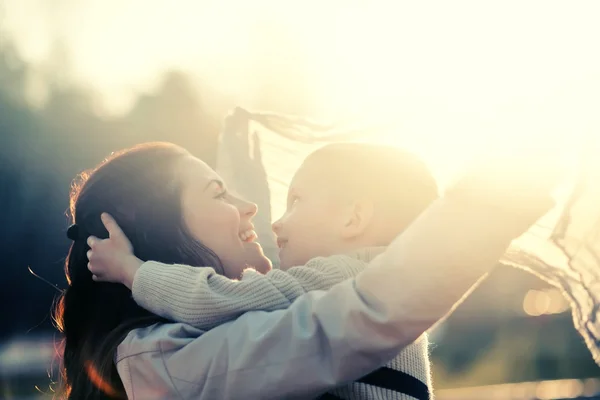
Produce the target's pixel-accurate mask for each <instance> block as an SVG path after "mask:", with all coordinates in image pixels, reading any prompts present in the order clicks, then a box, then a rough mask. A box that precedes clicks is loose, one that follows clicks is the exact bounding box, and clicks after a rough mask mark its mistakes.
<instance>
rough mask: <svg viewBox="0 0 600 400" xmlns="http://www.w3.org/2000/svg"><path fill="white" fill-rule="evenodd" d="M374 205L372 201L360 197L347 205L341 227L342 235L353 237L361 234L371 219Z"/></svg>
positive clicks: (346, 237)
mask: <svg viewBox="0 0 600 400" xmlns="http://www.w3.org/2000/svg"><path fill="white" fill-rule="evenodd" d="M374 212H375V205H374V204H373V202H372V201H370V200H366V199H360V200H356V201H354V202H353V203H352V204H350V205H348V213H347V215H346V220H345V224H344V226H343V227H342V237H343V238H344V239H353V238H356V237H358V236H360V235H362V234H363V233H364V232H365V231H366V230H367V228H368V227H369V225H370V224H371V221H372V220H373V214H374Z"/></svg>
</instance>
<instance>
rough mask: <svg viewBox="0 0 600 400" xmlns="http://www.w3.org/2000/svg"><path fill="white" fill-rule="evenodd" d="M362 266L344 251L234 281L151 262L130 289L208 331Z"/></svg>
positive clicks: (161, 311)
mask: <svg viewBox="0 0 600 400" xmlns="http://www.w3.org/2000/svg"><path fill="white" fill-rule="evenodd" d="M366 265H367V264H366V263H364V262H362V261H359V260H357V259H355V258H352V257H349V256H345V255H338V256H332V257H326V258H325V257H318V258H316V259H314V260H311V261H309V262H308V264H307V265H305V266H302V267H294V268H290V269H289V270H287V271H281V270H273V271H270V272H269V273H267V274H266V275H262V274H260V273H258V272H255V271H254V270H246V271H245V272H244V275H243V277H242V279H241V280H239V281H236V280H231V279H229V278H227V277H225V276H223V275H219V274H217V273H216V272H215V271H214V270H213V269H212V268H206V267H191V266H187V265H180V264H175V265H170V264H163V263H159V262H154V261H149V262H145V263H144V264H142V266H141V267H140V268H139V270H138V271H137V273H136V274H135V278H134V280H133V285H132V293H133V298H134V299H135V301H136V302H137V303H138V304H139V305H140V306H142V307H144V308H145V309H147V310H148V311H151V312H153V313H154V314H157V315H160V316H161V317H164V318H168V319H171V320H173V321H177V322H183V323H186V324H189V325H192V326H195V327H196V328H200V329H204V330H208V329H211V328H214V327H215V326H218V325H221V324H223V323H225V322H227V321H231V320H233V319H235V318H237V317H239V316H240V315H242V314H243V313H245V312H248V311H260V310H263V311H273V310H279V309H283V308H287V307H289V306H290V304H291V303H292V302H293V301H294V300H295V299H296V298H298V297H299V296H301V295H303V294H304V293H306V292H307V291H311V290H327V289H329V288H331V287H332V286H333V285H335V284H337V283H340V282H342V281H344V280H346V279H349V278H352V277H354V276H356V275H357V274H358V273H359V272H361V271H362V270H363V269H364V268H365V267H366Z"/></svg>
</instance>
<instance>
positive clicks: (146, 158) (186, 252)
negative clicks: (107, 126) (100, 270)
mask: <svg viewBox="0 0 600 400" xmlns="http://www.w3.org/2000/svg"><path fill="white" fill-rule="evenodd" d="M187 157H190V154H189V153H188V152H187V151H185V150H184V149H182V148H180V147H178V146H175V145H172V144H169V143H148V144H144V145H140V146H136V147H134V148H132V149H128V150H125V151H122V152H119V153H118V154H114V155H112V156H111V157H110V158H109V159H107V160H106V161H104V162H103V163H102V164H101V165H100V166H98V167H97V168H96V169H94V170H92V171H91V172H87V173H83V174H81V176H80V177H79V179H78V180H76V181H75V183H74V184H73V187H72V190H71V198H70V207H69V212H70V217H71V218H72V222H73V223H75V224H77V226H78V227H79V230H80V231H81V232H84V233H85V235H94V236H97V237H99V238H106V237H108V232H107V231H106V229H105V228H104V226H103V225H102V222H101V220H100V214H101V213H102V212H107V213H109V214H111V215H112V216H113V217H114V218H115V220H116V221H117V223H118V224H119V225H120V226H121V228H122V229H123V231H124V232H125V234H126V235H127V237H128V238H129V239H130V240H131V243H132V245H133V248H134V252H135V254H136V256H137V257H138V258H140V259H142V260H155V261H160V262H164V263H182V264H188V265H196V266H211V267H213V268H215V269H216V270H217V271H218V272H220V273H222V265H221V262H220V261H219V259H218V257H217V256H216V255H215V254H214V253H213V252H212V251H211V250H210V249H208V248H207V247H205V246H203V245H202V244H201V243H200V242H199V241H198V240H196V239H194V238H193V236H192V235H191V234H190V233H189V231H188V230H187V228H186V226H185V224H184V221H183V218H182V210H181V189H182V182H181V180H180V179H179V176H180V173H179V172H180V168H181V167H182V164H183V163H182V162H183V161H184V160H185V159H186V158H187ZM88 250H89V247H88V246H87V243H86V240H85V239H84V238H83V237H82V238H81V239H79V240H75V241H74V242H73V244H72V245H71V248H70V250H69V254H68V256H67V261H66V265H65V273H66V276H67V280H68V283H69V286H68V288H67V289H66V290H65V292H64V293H63V295H62V296H61V297H60V299H59V301H58V303H57V306H56V309H55V310H54V311H55V315H54V317H55V321H56V324H57V327H58V329H59V330H60V331H61V332H62V333H63V335H64V352H63V357H62V365H61V383H62V385H61V386H62V387H61V388H60V392H59V396H61V398H64V399H78V400H79V399H112V398H126V394H125V390H124V388H123V384H122V382H121V380H120V378H119V376H118V373H117V370H116V367H115V364H114V356H115V350H116V348H117V346H118V345H119V343H120V342H121V341H122V339H123V338H124V336H125V335H126V334H127V333H128V332H129V331H130V330H131V329H133V328H136V327H141V326H148V325H150V324H152V323H155V322H160V321H162V320H161V319H160V318H159V317H157V316H156V315H153V314H151V313H150V312H148V311H146V310H144V309H142V308H141V307H139V306H138V305H137V304H136V303H135V302H134V300H133V299H132V297H131V292H130V291H129V290H128V289H127V288H126V287H125V286H123V285H120V284H114V283H97V282H94V281H93V280H92V275H91V273H90V271H89V270H88V268H87V263H88V259H87V255H86V253H87V251H88Z"/></svg>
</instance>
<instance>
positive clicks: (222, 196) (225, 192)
mask: <svg viewBox="0 0 600 400" xmlns="http://www.w3.org/2000/svg"><path fill="white" fill-rule="evenodd" d="M225 197H227V191H226V190H224V191H222V192H221V193H219V194H217V195H216V196H215V199H219V200H224V199H225Z"/></svg>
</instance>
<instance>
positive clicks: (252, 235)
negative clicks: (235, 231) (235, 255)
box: [240, 229, 258, 242]
mask: <svg viewBox="0 0 600 400" xmlns="http://www.w3.org/2000/svg"><path fill="white" fill-rule="evenodd" d="M257 237H258V236H257V235H256V232H255V231H254V230H253V229H248V230H247V231H244V232H242V233H240V239H242V241H243V242H252V241H254V240H256V238H257Z"/></svg>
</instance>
